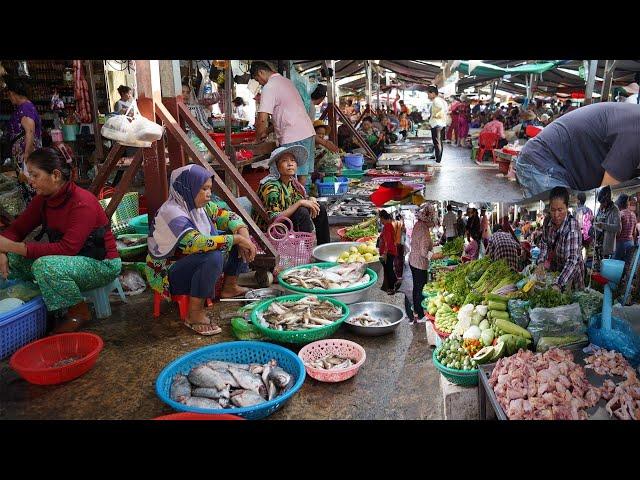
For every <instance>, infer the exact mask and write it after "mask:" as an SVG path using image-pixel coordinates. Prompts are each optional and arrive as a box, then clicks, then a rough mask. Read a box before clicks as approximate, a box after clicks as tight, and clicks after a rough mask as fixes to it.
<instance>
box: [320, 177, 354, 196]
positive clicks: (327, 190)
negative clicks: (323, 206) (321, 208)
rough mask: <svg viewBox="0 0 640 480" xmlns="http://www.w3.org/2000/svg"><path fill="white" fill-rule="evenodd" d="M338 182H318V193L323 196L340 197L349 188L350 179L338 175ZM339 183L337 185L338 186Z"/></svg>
mask: <svg viewBox="0 0 640 480" xmlns="http://www.w3.org/2000/svg"><path fill="white" fill-rule="evenodd" d="M336 179H337V182H327V183H324V182H320V181H319V180H318V181H317V182H316V185H318V195H320V196H321V197H338V196H341V195H344V194H345V193H347V190H349V179H348V178H347V177H336ZM336 185H337V187H336Z"/></svg>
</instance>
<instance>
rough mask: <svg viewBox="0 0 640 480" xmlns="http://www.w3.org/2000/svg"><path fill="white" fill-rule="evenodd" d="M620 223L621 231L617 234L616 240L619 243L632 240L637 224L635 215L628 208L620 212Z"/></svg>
mask: <svg viewBox="0 0 640 480" xmlns="http://www.w3.org/2000/svg"><path fill="white" fill-rule="evenodd" d="M620 223H622V230H621V231H620V233H619V234H618V236H617V240H618V241H621V242H624V241H627V240H633V229H634V228H636V224H637V223H638V221H637V219H636V214H635V213H633V212H632V211H631V210H629V209H628V208H625V209H624V210H620Z"/></svg>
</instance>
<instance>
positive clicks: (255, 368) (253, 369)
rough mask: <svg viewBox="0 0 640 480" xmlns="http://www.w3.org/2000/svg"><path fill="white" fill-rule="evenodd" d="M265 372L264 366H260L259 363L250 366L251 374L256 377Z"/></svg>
mask: <svg viewBox="0 0 640 480" xmlns="http://www.w3.org/2000/svg"><path fill="white" fill-rule="evenodd" d="M263 370H264V365H260V364H259V363H250V364H249V372H250V373H253V374H254V375H261V374H262V371H263Z"/></svg>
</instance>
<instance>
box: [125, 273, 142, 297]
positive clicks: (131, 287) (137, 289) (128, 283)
mask: <svg viewBox="0 0 640 480" xmlns="http://www.w3.org/2000/svg"><path fill="white" fill-rule="evenodd" d="M120 283H121V284H122V289H123V290H124V293H125V295H139V294H140V293H142V292H144V291H145V290H146V288H147V283H146V282H145V281H144V279H143V278H142V276H141V275H140V273H139V272H138V271H137V270H125V271H124V272H123V273H122V275H120Z"/></svg>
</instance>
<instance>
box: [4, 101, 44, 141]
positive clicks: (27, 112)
mask: <svg viewBox="0 0 640 480" xmlns="http://www.w3.org/2000/svg"><path fill="white" fill-rule="evenodd" d="M22 117H29V118H30V119H32V120H33V122H34V123H35V132H34V136H35V138H36V139H37V140H41V139H42V122H41V121H40V115H38V111H37V110H36V107H35V105H34V104H33V103H31V102H29V101H26V102H24V103H23V104H22V105H17V106H16V109H15V110H14V111H13V114H12V115H11V118H10V119H9V136H10V138H12V139H13V138H15V137H17V136H18V135H19V134H20V133H21V132H22V131H23V128H22V124H21V123H20V121H21V120H22Z"/></svg>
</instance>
